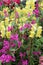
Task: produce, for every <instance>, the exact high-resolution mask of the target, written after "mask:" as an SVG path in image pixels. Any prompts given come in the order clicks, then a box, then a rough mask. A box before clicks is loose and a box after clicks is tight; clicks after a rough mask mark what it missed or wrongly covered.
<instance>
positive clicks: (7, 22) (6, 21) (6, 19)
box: [4, 17, 9, 26]
mask: <svg viewBox="0 0 43 65" xmlns="http://www.w3.org/2000/svg"><path fill="white" fill-rule="evenodd" d="M4 22H5V26H8V24H9V18H8V17H6V18H5V21H4Z"/></svg>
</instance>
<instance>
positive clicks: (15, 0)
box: [12, 0, 20, 4]
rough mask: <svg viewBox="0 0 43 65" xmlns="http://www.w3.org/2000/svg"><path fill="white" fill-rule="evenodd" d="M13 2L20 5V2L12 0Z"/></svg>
mask: <svg viewBox="0 0 43 65" xmlns="http://www.w3.org/2000/svg"><path fill="white" fill-rule="evenodd" d="M12 1H13V2H15V3H17V4H20V0H12Z"/></svg>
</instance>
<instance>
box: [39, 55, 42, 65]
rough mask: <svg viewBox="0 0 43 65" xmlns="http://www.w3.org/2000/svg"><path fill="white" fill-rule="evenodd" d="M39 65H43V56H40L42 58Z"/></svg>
mask: <svg viewBox="0 0 43 65" xmlns="http://www.w3.org/2000/svg"><path fill="white" fill-rule="evenodd" d="M39 64H40V65H43V56H40V58H39Z"/></svg>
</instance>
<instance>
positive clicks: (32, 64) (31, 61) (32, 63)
mask: <svg viewBox="0 0 43 65" xmlns="http://www.w3.org/2000/svg"><path fill="white" fill-rule="evenodd" d="M33 44H34V43H33V39H32V40H31V44H30V59H29V60H30V62H29V63H30V65H34V62H33Z"/></svg>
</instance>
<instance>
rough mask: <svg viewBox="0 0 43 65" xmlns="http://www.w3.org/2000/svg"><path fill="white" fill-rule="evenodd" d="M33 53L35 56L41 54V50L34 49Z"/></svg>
mask: <svg viewBox="0 0 43 65" xmlns="http://www.w3.org/2000/svg"><path fill="white" fill-rule="evenodd" d="M33 54H34V55H36V56H37V55H41V52H40V51H34V52H33Z"/></svg>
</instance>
